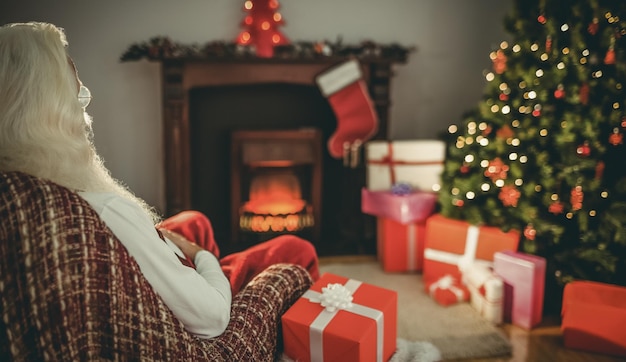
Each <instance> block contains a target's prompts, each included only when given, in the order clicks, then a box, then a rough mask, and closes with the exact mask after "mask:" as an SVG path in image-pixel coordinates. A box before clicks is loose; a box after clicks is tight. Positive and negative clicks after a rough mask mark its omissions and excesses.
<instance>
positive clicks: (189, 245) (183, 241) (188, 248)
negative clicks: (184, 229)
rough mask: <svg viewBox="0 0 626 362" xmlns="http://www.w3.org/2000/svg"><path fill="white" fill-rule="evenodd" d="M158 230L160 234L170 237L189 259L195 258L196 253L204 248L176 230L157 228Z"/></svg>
mask: <svg viewBox="0 0 626 362" xmlns="http://www.w3.org/2000/svg"><path fill="white" fill-rule="evenodd" d="M159 231H161V234H163V236H164V237H166V238H168V239H170V240H171V241H172V242H173V243H174V244H176V246H178V247H179V248H180V250H181V251H182V252H183V254H185V256H186V257H187V258H189V259H191V260H196V259H195V258H196V254H197V253H198V252H199V251H201V250H204V249H202V247H200V246H199V245H198V244H196V243H194V242H191V241H189V240H187V238H185V237H184V236H182V235H181V234H179V233H177V232H174V231H171V230H167V229H159Z"/></svg>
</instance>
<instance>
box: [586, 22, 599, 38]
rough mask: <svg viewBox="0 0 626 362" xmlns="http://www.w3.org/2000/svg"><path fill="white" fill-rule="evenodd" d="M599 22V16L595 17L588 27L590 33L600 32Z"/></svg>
mask: <svg viewBox="0 0 626 362" xmlns="http://www.w3.org/2000/svg"><path fill="white" fill-rule="evenodd" d="M598 23H599V21H598V18H593V21H592V22H591V23H590V24H589V26H588V27H587V31H588V32H589V34H591V35H596V33H597V32H598V27H599V24H598Z"/></svg>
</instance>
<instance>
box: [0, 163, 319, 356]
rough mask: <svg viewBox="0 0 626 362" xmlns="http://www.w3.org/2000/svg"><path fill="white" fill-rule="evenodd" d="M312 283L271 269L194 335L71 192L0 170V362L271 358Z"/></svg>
mask: <svg viewBox="0 0 626 362" xmlns="http://www.w3.org/2000/svg"><path fill="white" fill-rule="evenodd" d="M311 283H312V281H311V278H310V277H309V275H308V273H307V272H306V270H304V269H303V268H301V267H299V266H295V265H287V264H278V265H274V266H272V267H270V268H268V269H266V270H265V271H264V272H262V273H261V274H259V275H258V276H257V277H256V278H255V279H254V280H253V281H251V282H250V283H249V284H248V285H247V286H246V287H245V288H244V289H242V291H241V292H240V293H238V294H237V295H235V296H234V298H233V304H232V310H231V321H230V324H229V325H228V328H227V330H226V332H225V333H224V334H222V335H221V336H219V337H216V338H212V339H207V340H203V339H199V338H197V337H195V336H194V335H192V334H191V333H189V332H188V331H187V330H186V329H185V328H184V327H183V325H182V323H181V322H180V321H178V320H177V319H176V317H175V316H174V315H173V314H172V312H171V311H170V310H169V309H168V308H167V306H166V305H165V304H164V303H163V301H162V300H161V299H160V297H159V296H158V295H157V294H156V293H155V292H154V291H153V289H152V288H151V286H150V285H149V284H148V282H147V280H146V279H145V278H144V277H143V275H142V274H141V272H140V270H139V266H138V265H137V263H136V262H135V261H134V259H133V258H132V257H131V256H130V255H129V254H128V252H127V251H126V249H125V248H124V247H123V246H122V244H121V243H120V242H119V241H118V240H117V239H116V237H115V236H114V235H113V233H112V232H111V231H110V230H109V229H108V228H107V227H106V225H105V224H104V223H103V222H102V221H101V219H100V218H99V217H98V214H97V213H96V212H95V211H94V210H93V209H91V207H90V206H89V204H88V203H87V202H85V201H84V200H83V199H82V198H81V197H80V196H79V195H78V194H77V193H75V192H73V191H71V190H68V189H66V188H64V187H61V186H59V185H57V184H55V183H52V182H50V181H47V180H43V179H39V178H36V177H33V176H29V175H26V174H23V173H19V172H0V360H2V361H7V360H33V361H34V360H37V361H39V360H50V361H78V360H81V361H84V360H150V361H157V360H160V361H175V360H184V361H209V360H210V361H274V360H275V359H276V358H277V357H278V356H279V355H280V353H281V347H280V340H281V338H280V330H279V329H280V316H281V315H282V314H283V313H284V312H285V311H286V310H287V309H288V308H289V307H290V306H291V305H292V304H293V303H294V302H295V301H296V299H297V298H298V297H300V296H301V295H302V294H303V293H304V292H305V291H306V290H307V289H308V288H309V287H310V286H311Z"/></svg>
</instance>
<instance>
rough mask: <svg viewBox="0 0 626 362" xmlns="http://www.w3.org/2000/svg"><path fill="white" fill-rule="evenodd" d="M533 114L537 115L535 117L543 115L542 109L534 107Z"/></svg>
mask: <svg viewBox="0 0 626 362" xmlns="http://www.w3.org/2000/svg"><path fill="white" fill-rule="evenodd" d="M532 115H533V116H535V117H539V116H541V110H540V109H534V110H533V113H532Z"/></svg>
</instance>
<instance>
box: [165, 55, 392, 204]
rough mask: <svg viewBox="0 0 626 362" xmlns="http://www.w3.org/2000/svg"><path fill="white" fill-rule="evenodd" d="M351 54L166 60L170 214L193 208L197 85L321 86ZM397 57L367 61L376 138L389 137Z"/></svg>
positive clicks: (166, 127)
mask: <svg viewBox="0 0 626 362" xmlns="http://www.w3.org/2000/svg"><path fill="white" fill-rule="evenodd" d="M345 60H347V58H345V57H328V58H321V59H317V58H312V59H259V58H251V59H230V60H224V61H220V60H211V59H196V58H189V59H180V58H177V59H169V60H167V59H166V60H162V69H161V70H162V87H163V118H164V119H163V121H164V145H165V179H166V215H167V216H169V215H173V214H175V213H177V212H180V211H182V210H187V209H190V208H191V204H192V202H191V198H192V195H191V187H190V182H191V169H190V167H191V161H190V145H189V140H190V135H189V129H190V124H189V122H190V120H189V92H190V90H192V89H193V88H199V87H207V86H220V85H244V84H259V83H291V84H303V85H315V77H316V75H318V74H319V73H321V72H322V71H324V70H326V69H328V68H330V67H331V66H333V65H335V64H337V63H340V62H342V61H345ZM393 63H398V61H397V60H381V59H373V60H370V61H368V60H361V65H362V70H363V74H364V78H365V81H366V82H367V83H368V87H369V91H370V95H371V97H372V99H373V101H374V105H375V107H376V110H377V112H378V115H379V122H380V123H379V131H378V133H377V135H376V136H375V138H376V139H386V138H387V134H388V125H389V122H388V113H389V106H390V105H391V101H390V92H389V88H390V79H391V78H392V76H393V71H392V65H393Z"/></svg>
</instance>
